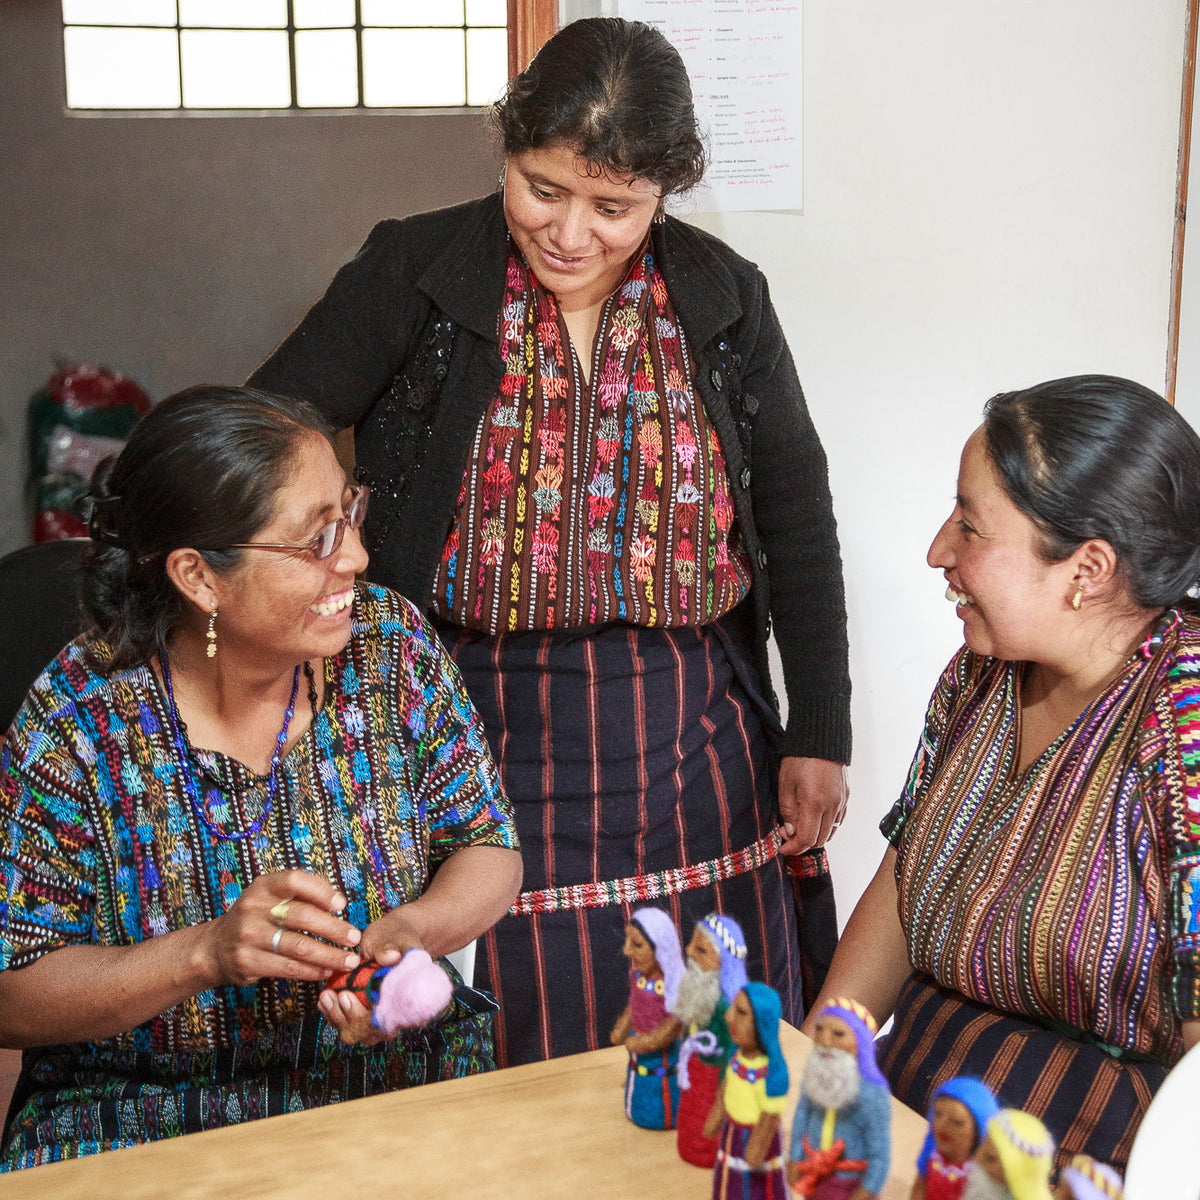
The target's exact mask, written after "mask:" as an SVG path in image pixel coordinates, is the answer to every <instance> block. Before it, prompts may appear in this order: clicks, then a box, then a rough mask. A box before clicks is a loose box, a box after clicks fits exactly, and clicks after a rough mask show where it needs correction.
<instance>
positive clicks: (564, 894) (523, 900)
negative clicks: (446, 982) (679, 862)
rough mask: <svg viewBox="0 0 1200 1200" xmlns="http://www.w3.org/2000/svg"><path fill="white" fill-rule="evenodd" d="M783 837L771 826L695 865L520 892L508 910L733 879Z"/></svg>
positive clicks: (637, 896)
mask: <svg viewBox="0 0 1200 1200" xmlns="http://www.w3.org/2000/svg"><path fill="white" fill-rule="evenodd" d="M782 840H783V833H782V831H781V830H779V829H772V830H771V832H770V833H768V834H767V835H766V836H765V837H761V838H759V839H758V841H757V842H755V843H754V844H753V845H750V846H747V847H746V848H745V849H744V850H738V851H736V852H735V853H733V854H726V855H724V856H723V857H721V858H710V859H709V860H708V861H707V862H702V863H696V864H695V865H694V866H690V867H671V868H669V869H668V870H666V871H655V872H654V873H653V874H650V875H627V876H626V877H625V878H624V879H610V880H608V881H607V882H605V883H576V884H573V885H572V886H571V887H558V888H542V889H541V890H540V891H536V892H522V893H521V894H520V895H519V896H518V897H517V901H516V903H515V904H514V905H513V906H512V908H511V909H509V912H510V913H512V914H513V915H514V916H520V917H527V916H530V915H531V914H533V913H552V912H565V911H566V910H568V909H572V908H603V907H605V906H606V905H609V904H639V903H643V902H644V901H646V900H657V899H658V898H659V897H661V896H670V895H673V894H674V893H676V892H688V891H691V890H692V889H693V888H699V887H707V886H709V885H710V884H713V883H717V882H718V881H719V880H722V879H732V878H733V877H734V876H735V875H745V874H746V873H747V872H748V871H757V870H758V868H759V867H761V866H764V865H765V864H766V863H769V862H770V861H771V859H773V858H774V857H775V856H776V855H777V854H778V853H779V844H780V842H781V841H782Z"/></svg>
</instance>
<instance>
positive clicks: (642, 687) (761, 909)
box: [441, 623, 802, 1066]
mask: <svg viewBox="0 0 1200 1200" xmlns="http://www.w3.org/2000/svg"><path fill="white" fill-rule="evenodd" d="M441 632H442V638H443V640H444V641H445V643H446V646H447V649H448V650H449V652H450V654H451V656H452V657H453V658H454V660H455V662H456V663H457V664H458V667H459V670H460V671H461V672H462V674H463V678H464V680H465V682H466V686H467V691H468V692H469V694H470V696H471V699H472V700H473V701H474V703H475V706H476V708H477V709H478V710H479V713H480V715H481V716H482V718H483V722H484V726H485V728H486V730H487V733H488V738H489V741H490V743H491V746H492V750H493V752H494V754H495V756H496V760H497V762H498V763H499V765H500V772H501V775H502V777H503V780H504V786H505V789H506V790H507V792H508V795H509V798H510V800H511V801H512V804H513V809H514V813H515V817H516V824H517V831H518V834H519V835H520V839H521V851H522V856H523V859H524V863H525V882H524V885H523V886H524V888H525V891H524V892H523V893H522V895H521V897H520V899H519V900H518V903H517V906H516V908H515V911H514V913H510V914H509V915H508V916H506V917H505V918H503V920H501V921H500V923H499V924H498V925H497V926H496V927H495V928H494V929H493V930H492V931H491V932H490V933H488V934H487V935H486V937H485V938H484V939H482V941H481V943H480V947H479V953H478V957H477V959H476V983H477V985H478V986H480V987H483V988H487V989H489V990H491V991H492V992H493V993H494V994H495V996H496V999H497V1001H498V1002H499V1005H500V1013H499V1017H498V1018H497V1031H496V1051H497V1055H496V1056H497V1060H498V1062H499V1063H500V1065H502V1066H503V1065H512V1064H515V1063H521V1062H530V1061H535V1060H538V1059H543V1058H551V1057H558V1056H560V1055H563V1054H574V1053H577V1052H579V1051H583V1050H590V1049H595V1048H597V1047H600V1046H606V1045H608V1044H609V1038H608V1033H609V1030H610V1029H611V1028H612V1026H613V1024H614V1023H615V1021H616V1019H617V1017H618V1016H619V1015H620V1013H621V1011H622V1009H623V1008H624V1006H625V1004H626V1002H627V1000H628V998H629V996H628V979H627V971H626V963H625V961H624V959H623V958H622V955H621V947H622V944H623V942H624V926H625V922H626V919H627V918H628V916H629V914H630V912H631V911H632V910H633V909H634V908H636V907H639V906H640V905H642V904H652V905H656V906H657V907H660V908H662V909H664V910H665V911H667V912H668V913H670V915H671V916H672V917H673V918H674V920H675V921H676V923H677V925H678V926H679V929H680V931H681V935H682V938H683V941H684V943H685V944H686V941H687V939H688V938H689V937H690V935H691V930H692V926H693V925H694V923H695V922H696V921H698V920H699V919H700V918H702V917H703V916H704V915H705V914H706V913H708V912H710V911H712V910H719V911H721V912H723V913H727V914H728V915H730V916H732V917H734V918H735V919H737V920H738V921H739V922H740V923H741V925H742V927H743V929H744V930H745V933H746V938H747V943H748V949H749V955H748V970H749V974H750V978H751V979H760V980H763V981H765V982H766V983H768V984H770V985H771V986H772V987H774V988H776V989H777V990H778V991H779V993H780V995H781V998H782V1001H783V1016H784V1018H785V1019H787V1020H792V1021H794V1022H798V1021H799V1020H800V1019H801V1016H802V996H801V967H800V962H799V951H798V946H797V937H796V923H795V912H794V908H793V901H792V888H791V883H790V881H789V878H788V877H787V875H786V874H785V871H784V867H783V862H782V860H781V859H780V858H779V857H777V853H776V851H777V845H778V842H777V835H776V832H775V831H776V827H777V824H778V822H777V819H776V800H775V790H774V783H773V778H774V772H773V770H772V768H771V763H770V761H769V753H768V740H767V730H766V723H769V722H772V721H774V722H775V725H776V728H777V727H778V720H777V718H776V717H775V715H774V712H773V710H772V709H771V708H770V707H769V706H768V705H767V703H766V701H765V700H764V699H763V697H762V692H761V686H760V684H759V682H758V679H757V674H756V672H755V670H754V667H753V665H752V661H751V659H750V655H749V653H747V651H746V648H745V647H744V645H743V644H741V643H740V641H739V640H738V639H737V638H736V637H735V636H734V635H733V634H731V633H730V632H729V631H728V630H727V629H726V628H725V626H724V625H723V624H720V623H718V624H713V625H707V626H702V627H699V628H696V627H689V628H678V629H666V630H656V629H645V628H640V627H634V626H625V625H621V626H611V627H606V628H603V629H600V630H598V631H588V632H586V633H583V632H564V633H538V632H534V633H516V634H507V635H502V636H498V637H488V636H484V635H480V634H476V633H471V632H468V631H465V630H462V629H456V628H454V629H447V628H443V629H442V631H441Z"/></svg>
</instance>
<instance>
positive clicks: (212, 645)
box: [204, 606, 1078, 658]
mask: <svg viewBox="0 0 1200 1200" xmlns="http://www.w3.org/2000/svg"><path fill="white" fill-rule="evenodd" d="M1076 607H1078V606H1076ZM204 636H205V637H207V638H208V645H207V647H205V650H204V653H205V654H207V655H208V657H209V658H216V657H217V610H216V609H215V608H214V609H213V610H212V612H210V613H209V614H208V633H206V634H205V635H204Z"/></svg>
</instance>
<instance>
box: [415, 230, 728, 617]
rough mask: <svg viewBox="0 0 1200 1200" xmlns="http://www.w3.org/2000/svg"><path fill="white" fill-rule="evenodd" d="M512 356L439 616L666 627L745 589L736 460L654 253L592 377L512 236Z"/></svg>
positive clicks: (607, 315)
mask: <svg viewBox="0 0 1200 1200" xmlns="http://www.w3.org/2000/svg"><path fill="white" fill-rule="evenodd" d="M579 349H580V352H581V353H582V352H584V348H582V347H580V348H579ZM500 352H501V355H502V357H503V358H504V360H505V375H504V378H503V380H502V382H501V385H500V393H499V395H498V396H497V397H496V399H495V401H494V402H493V404H492V406H491V408H490V410H489V411H488V412H487V413H485V414H484V416H483V417H482V418H481V420H480V423H479V427H478V429H477V431H476V435H475V441H474V443H473V447H472V452H471V456H470V458H469V460H468V463H467V466H466V470H465V472H464V477H463V487H462V493H461V495H460V497H459V506H458V513H457V516H456V519H455V522H454V525H453V527H452V528H451V531H450V534H449V537H448V538H447V540H446V545H445V548H444V550H443V552H442V558H441V563H440V565H439V569H438V575H437V579H436V582H435V584H434V596H433V609H434V612H435V613H436V614H437V615H438V616H440V617H442V618H444V619H446V620H449V621H452V622H453V623H454V624H456V625H459V626H462V627H464V628H467V629H475V630H479V631H481V632H484V633H503V632H514V631H518V630H532V629H568V628H574V627H579V626H593V625H603V624H607V623H609V622H613V621H621V622H625V623H628V624H634V625H645V626H652V627H661V626H671V625H702V624H706V623H708V622H710V621H713V620H716V619H717V618H718V617H720V616H722V615H723V614H724V613H726V612H728V611H729V610H730V609H732V608H733V607H734V606H735V605H736V604H737V603H738V602H739V601H740V600H742V599H743V598H744V597H745V595H746V593H747V591H748V590H749V586H750V566H749V563H748V561H747V559H746V556H745V552H744V550H743V549H742V544H741V538H740V536H739V535H738V533H737V531H736V529H735V528H734V518H733V502H732V500H731V499H730V495H729V480H728V477H727V471H726V467H725V459H724V455H723V454H722V453H721V446H720V442H719V440H718V438H717V433H716V430H715V429H714V428H713V427H712V426H711V425H710V424H709V421H708V418H707V416H706V414H705V412H704V408H703V405H702V404H701V403H700V402H699V401H698V399H697V397H696V394H695V392H694V390H693V388H692V384H691V362H690V359H689V356H688V350H687V345H686V343H685V340H684V337H683V332H682V330H681V329H680V327H679V325H678V323H677V321H676V319H675V314H674V311H673V310H672V308H671V304H670V301H669V300H668V298H667V291H666V285H665V284H664V283H663V280H662V276H661V275H660V274H659V273H658V272H657V270H656V269H655V267H654V262H653V257H652V255H651V254H650V253H649V252H648V251H647V252H644V253H642V254H639V255H637V256H636V257H635V258H634V260H633V262H632V264H631V266H630V268H629V272H628V274H627V275H626V277H625V279H624V281H623V282H622V284H621V286H620V287H619V288H618V289H617V290H616V291H615V292H614V293H613V295H612V296H611V297H609V299H608V300H607V301H606V303H605V305H604V308H603V311H602V312H601V316H600V324H599V328H598V330H597V335H596V347H595V356H594V361H593V362H592V370H591V377H590V383H589V382H585V381H584V378H583V373H582V371H581V369H580V365H579V362H578V361H577V359H576V356H575V353H574V352H573V349H572V346H571V342H570V336H569V334H568V332H567V327H566V323H565V322H564V320H563V318H562V313H561V312H560V310H559V307H558V302H557V301H556V299H555V297H554V295H553V294H552V293H550V292H548V291H547V290H546V289H545V288H543V287H542V286H541V284H540V283H539V282H538V281H537V279H536V277H535V276H534V275H533V273H532V272H531V271H530V270H529V268H528V267H527V266H526V265H525V263H524V261H523V260H522V259H521V257H520V255H519V254H518V253H517V251H516V249H515V248H513V247H512V246H511V245H510V248H509V255H508V264H507V281H506V287H505V294H504V307H503V310H502V313H501V317H500Z"/></svg>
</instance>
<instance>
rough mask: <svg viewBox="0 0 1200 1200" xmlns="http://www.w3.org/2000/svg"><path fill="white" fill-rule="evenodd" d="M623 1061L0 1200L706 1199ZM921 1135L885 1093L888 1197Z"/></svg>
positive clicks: (324, 1118) (18, 1187)
mask: <svg viewBox="0 0 1200 1200" xmlns="http://www.w3.org/2000/svg"><path fill="white" fill-rule="evenodd" d="M780 1035H781V1036H780V1042H781V1044H782V1045H783V1049H784V1053H785V1055H786V1056H787V1060H788V1066H789V1068H790V1069H791V1075H792V1088H791V1092H790V1093H789V1098H788V1112H787V1115H786V1116H785V1124H784V1131H785V1133H786V1132H788V1131H790V1128H791V1110H792V1108H793V1107H794V1105H795V1099H796V1093H797V1089H798V1084H799V1077H800V1072H801V1069H802V1066H803V1063H804V1060H805V1058H806V1057H807V1056H808V1048H809V1045H810V1043H809V1041H808V1039H807V1038H806V1037H804V1036H803V1035H802V1034H800V1033H798V1032H797V1031H796V1030H795V1029H792V1028H791V1027H790V1026H781V1027H780ZM625 1061H626V1054H625V1050H624V1048H622V1047H613V1048H612V1049H608V1050H596V1051H593V1052H592V1053H590V1054H577V1055H574V1056H572V1057H570V1058H559V1059H554V1060H552V1061H551V1062H543V1063H533V1064H530V1065H529V1066H524V1067H512V1068H510V1069H509V1070H507V1071H496V1072H493V1073H492V1074H489V1075H476V1076H474V1077H473V1078H470V1079H452V1080H449V1081H448V1082H446V1083H434V1084H429V1085H428V1086H426V1087H421V1088H413V1089H411V1090H409V1091H404V1092H393V1093H391V1094H390V1095H386V1096H374V1097H371V1098H370V1099H367V1100H354V1101H351V1102H350V1103H348V1104H337V1105H331V1106H330V1107H328V1108H322V1109H313V1110H311V1111H308V1112H302V1113H292V1114H290V1115H288V1116H284V1117H270V1118H267V1119H266V1120H260V1121H253V1122H250V1123H249V1124H246V1125H235V1126H232V1127H230V1128H228V1129H217V1130H213V1131H212V1132H211V1133H194V1134H190V1135H189V1136H187V1137H180V1138H171V1139H168V1140H167V1141H163V1142H156V1143H154V1144H152V1145H147V1146H139V1147H137V1148H135V1149H132V1150H113V1151H110V1152H109V1153H107V1154H100V1155H96V1156H93V1157H91V1158H86V1159H79V1160H76V1161H74V1162H65V1163H53V1164H50V1165H48V1166H44V1167H33V1168H31V1169H30V1170H26V1171H18V1172H15V1173H14V1174H12V1175H8V1176H0V1197H2V1198H3V1200H19V1198H20V1197H30V1198H34V1197H36V1200H47V1198H49V1197H53V1198H54V1200H108V1198H109V1197H112V1198H113V1200H142V1198H146V1200H149V1198H154V1200H159V1198H160V1197H164V1196H165V1197H169V1198H170V1200H188V1198H190V1197H197V1198H199V1197H204V1198H205V1200H208V1198H209V1197H214V1196H219V1197H222V1198H223V1200H243V1198H248V1197H288V1198H289V1200H294V1198H296V1197H304V1198H306V1200H307V1198H308V1197H317V1198H319V1200H343V1197H356V1196H361V1197H371V1196H380V1197H382V1196H403V1197H405V1198H406V1200H425V1198H426V1197H429V1198H435V1197H436V1198H438V1200H441V1198H442V1197H447V1196H471V1197H472V1198H479V1200H492V1198H495V1200H509V1198H514V1200H515V1198H516V1197H520V1198H521V1200H574V1198H575V1197H588V1198H592V1200H634V1198H637V1197H646V1198H647V1200H705V1198H707V1197H708V1196H709V1195H710V1194H711V1187H712V1184H711V1176H710V1174H709V1172H707V1171H704V1170H702V1169H701V1168H699V1167H693V1166H690V1165H688V1164H687V1163H685V1162H683V1161H681V1160H680V1158H679V1156H678V1155H677V1154H676V1152H675V1134H674V1132H673V1131H672V1132H664V1133H658V1132H651V1131H649V1130H645V1129H638V1128H636V1127H635V1126H634V1125H632V1124H630V1122H629V1121H628V1120H627V1119H626V1117H625V1114H624V1112H623V1111H622V1106H621V1100H622V1093H623V1088H624V1079H625ZM924 1136H925V1121H924V1120H923V1119H922V1118H921V1117H919V1116H917V1114H916V1113H914V1112H911V1111H910V1110H909V1109H907V1108H904V1107H903V1106H902V1105H900V1104H896V1103H895V1102H893V1105H892V1170H891V1174H890V1175H889V1176H888V1181H887V1185H886V1186H885V1187H884V1190H883V1193H882V1197H883V1200H907V1198H908V1193H909V1188H910V1187H911V1185H912V1179H913V1171H914V1163H915V1160H916V1157H917V1152H918V1150H919V1149H920V1146H921V1140H922V1138H923V1137H924ZM784 1144H785V1146H786V1138H785V1143H784Z"/></svg>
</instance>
